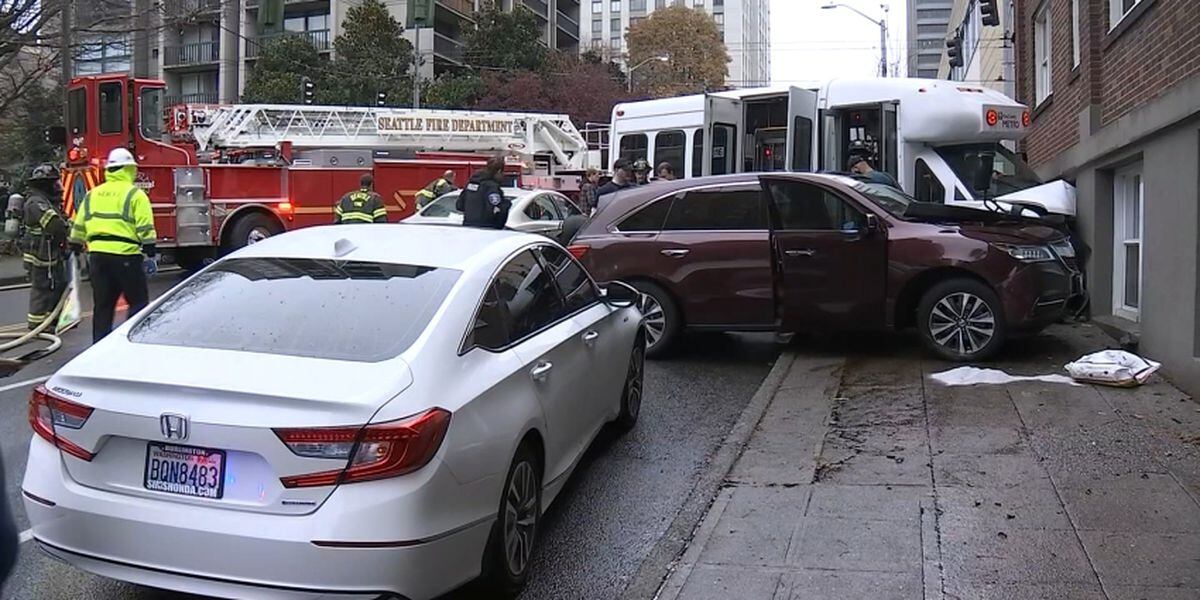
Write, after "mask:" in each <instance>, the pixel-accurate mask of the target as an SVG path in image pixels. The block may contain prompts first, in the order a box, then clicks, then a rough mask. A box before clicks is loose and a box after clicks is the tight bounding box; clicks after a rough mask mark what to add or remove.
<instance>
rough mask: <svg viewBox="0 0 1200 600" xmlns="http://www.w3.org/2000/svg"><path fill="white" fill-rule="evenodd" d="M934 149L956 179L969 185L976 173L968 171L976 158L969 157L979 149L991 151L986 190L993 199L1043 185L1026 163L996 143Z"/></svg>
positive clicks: (974, 154)
mask: <svg viewBox="0 0 1200 600" xmlns="http://www.w3.org/2000/svg"><path fill="white" fill-rule="evenodd" d="M936 150H937V153H938V154H940V155H941V157H942V159H943V160H945V161H946V164H948V165H950V168H951V169H952V170H953V171H954V174H955V175H957V176H958V180H959V181H961V182H963V184H964V185H965V186H966V187H968V188H970V186H971V182H973V181H974V180H975V174H974V173H973V172H972V170H971V169H972V167H971V165H972V164H973V163H974V162H975V161H973V160H971V159H972V158H974V157H975V156H976V155H978V154H979V153H980V152H993V153H994V154H995V156H996V159H995V163H994V165H993V167H992V187H991V189H989V190H988V196H990V197H992V198H995V197H997V196H1003V195H1005V194H1011V193H1013V192H1019V191H1021V190H1024V189H1028V188H1031V187H1034V186H1038V185H1041V184H1042V180H1041V179H1039V178H1038V176H1037V173H1034V172H1033V169H1031V168H1029V165H1027V164H1025V162H1024V161H1022V160H1021V159H1020V158H1018V157H1017V155H1015V154H1013V153H1012V151H1011V150H1009V149H1008V148H1005V147H1004V146H1002V145H1000V143H998V142H991V143H983V144H957V145H954V146H938V147H937V148H936ZM971 191H975V190H971Z"/></svg>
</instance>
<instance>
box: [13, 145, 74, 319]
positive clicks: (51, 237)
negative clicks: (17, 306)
mask: <svg viewBox="0 0 1200 600" xmlns="http://www.w3.org/2000/svg"><path fill="white" fill-rule="evenodd" d="M57 188H58V172H57V170H56V169H55V168H54V166H53V165H38V166H36V167H34V168H33V171H32V172H31V173H30V174H29V193H28V196H27V197H26V198H25V202H24V206H23V207H22V209H21V223H22V229H23V230H24V232H23V233H22V235H21V252H22V257H23V259H24V262H25V271H26V273H28V275H29V283H30V289H29V314H28V315H27V317H26V321H27V322H28V324H29V328H30V329H35V328H37V326H38V325H41V324H42V322H43V321H45V320H46V319H47V318H48V317H49V316H50V313H51V312H53V311H54V307H55V306H57V305H58V300H59V298H61V297H62V294H63V290H65V289H66V287H67V269H66V265H65V261H64V258H65V250H66V243H67V222H66V220H65V219H63V216H62V214H61V213H59V212H58V211H59V203H60V202H61V198H62V195H61V194H59V192H58V189H57Z"/></svg>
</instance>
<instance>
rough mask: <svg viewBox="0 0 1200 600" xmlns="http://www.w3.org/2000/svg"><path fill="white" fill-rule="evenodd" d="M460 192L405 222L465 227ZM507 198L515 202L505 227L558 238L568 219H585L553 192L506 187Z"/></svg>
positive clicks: (434, 203)
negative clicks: (573, 217)
mask: <svg viewBox="0 0 1200 600" xmlns="http://www.w3.org/2000/svg"><path fill="white" fill-rule="evenodd" d="M458 194H459V192H450V193H449V194H444V195H442V196H439V197H438V198H437V199H436V200H434V201H433V202H430V203H429V204H426V205H425V207H424V208H422V209H421V210H419V211H417V214H415V215H412V216H411V217H408V218H407V219H404V222H405V223H421V224H429V225H462V222H463V215H462V212H460V211H459V210H458V209H457V208H456V207H455V206H456V205H457V203H458ZM504 197H505V198H507V199H508V201H509V202H511V203H512V208H510V209H509V210H508V221H507V222H506V223H505V227H507V228H508V229H515V230H517V231H524V232H526V233H540V234H542V235H548V236H554V235H555V234H556V233H558V232H559V231H560V230H561V229H562V226H563V221H564V220H566V219H567V217H572V216H581V215H582V214H583V213H582V212H580V211H579V207H577V206H575V204H574V203H573V202H571V200H570V199H569V198H567V197H566V196H564V195H562V194H560V193H558V192H556V191H553V190H536V189H535V190H526V189H519V188H504Z"/></svg>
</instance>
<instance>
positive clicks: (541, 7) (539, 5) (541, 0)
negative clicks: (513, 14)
mask: <svg viewBox="0 0 1200 600" xmlns="http://www.w3.org/2000/svg"><path fill="white" fill-rule="evenodd" d="M521 3H522V4H524V5H525V6H526V7H528V8H529V10H532V11H533V12H535V13H537V14H538V16H540V17H543V18H548V17H549V16H550V12H549V11H550V7H549V6H548V5H547V4H546V2H545V0H522V2H521Z"/></svg>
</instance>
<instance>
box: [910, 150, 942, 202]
mask: <svg viewBox="0 0 1200 600" xmlns="http://www.w3.org/2000/svg"><path fill="white" fill-rule="evenodd" d="M915 170H916V173H915V175H916V180H917V185H916V194H914V195H915V196H916V198H917V200H920V201H921V202H936V203H938V204H943V203H945V202H946V188H945V186H943V185H942V182H941V181H940V180H938V178H937V175H934V174H933V171H932V170H931V169H930V168H929V165H928V164H926V162H925V159H923V158H918V159H917V165H916V169H915Z"/></svg>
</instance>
